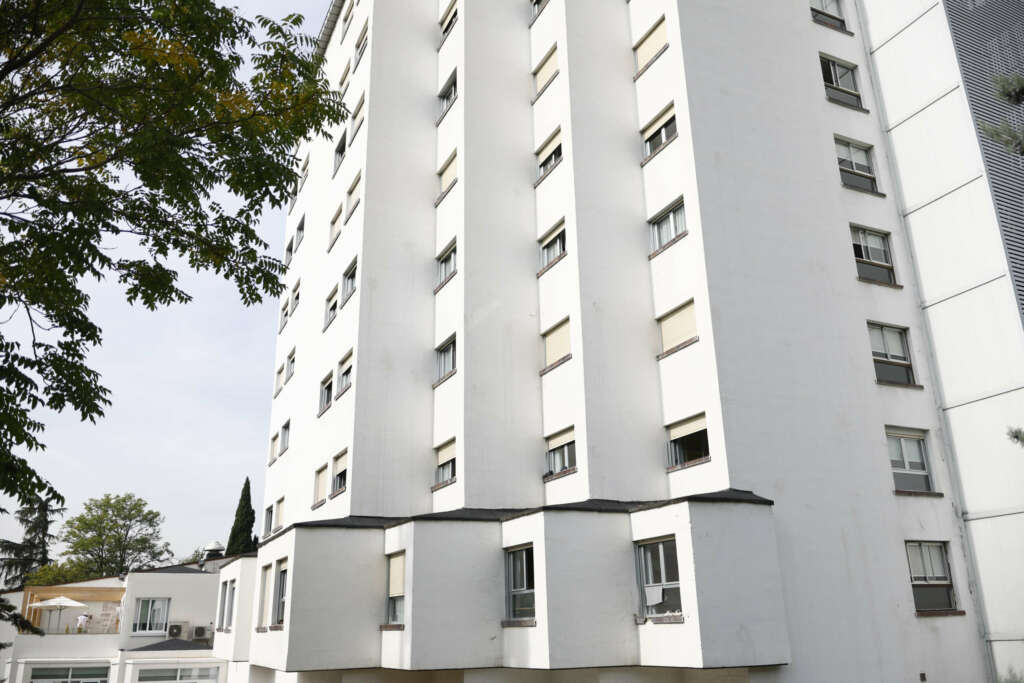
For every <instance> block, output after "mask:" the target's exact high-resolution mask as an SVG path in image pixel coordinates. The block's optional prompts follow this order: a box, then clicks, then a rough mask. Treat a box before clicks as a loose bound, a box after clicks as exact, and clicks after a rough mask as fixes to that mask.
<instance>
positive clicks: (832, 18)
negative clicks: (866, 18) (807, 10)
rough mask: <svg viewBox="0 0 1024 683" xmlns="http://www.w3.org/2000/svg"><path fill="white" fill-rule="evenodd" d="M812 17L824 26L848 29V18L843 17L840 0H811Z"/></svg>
mask: <svg viewBox="0 0 1024 683" xmlns="http://www.w3.org/2000/svg"><path fill="white" fill-rule="evenodd" d="M811 18H812V19H814V21H816V22H818V23H819V24H822V25H823V26H828V27H829V28H834V29H837V30H839V31H845V30H846V20H845V19H843V10H842V7H840V5H839V0H811Z"/></svg>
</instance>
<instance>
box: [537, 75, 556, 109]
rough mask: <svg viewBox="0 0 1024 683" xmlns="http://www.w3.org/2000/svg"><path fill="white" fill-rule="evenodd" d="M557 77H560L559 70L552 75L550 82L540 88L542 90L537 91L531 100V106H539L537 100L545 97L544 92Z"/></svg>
mask: <svg viewBox="0 0 1024 683" xmlns="http://www.w3.org/2000/svg"><path fill="white" fill-rule="evenodd" d="M556 76H558V69H555V72H554V73H553V74H551V78H549V79H548V82H547V83H545V84H544V85H542V86H540V90H538V91H537V94H536V95H534V96H533V98H532V99H530V105H531V106H532V105H534V104H537V100H539V99H540V96H541V95H543V94H544V92H545V91H546V90H547V89H548V86H549V85H551V83H552V81H554V80H555V77H556Z"/></svg>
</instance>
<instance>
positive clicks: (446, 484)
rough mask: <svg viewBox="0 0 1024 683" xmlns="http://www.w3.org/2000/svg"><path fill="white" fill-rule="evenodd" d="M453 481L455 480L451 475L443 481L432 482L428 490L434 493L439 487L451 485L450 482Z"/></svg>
mask: <svg viewBox="0 0 1024 683" xmlns="http://www.w3.org/2000/svg"><path fill="white" fill-rule="evenodd" d="M455 481H456V478H455V477H452V478H451V479H445V480H444V481H439V482H438V483H436V484H434V485H433V486H431V487H430V492H431V493H435V492H437V491H440V490H441V489H443V488H444V487H446V486H451V485H452V484H454V483H455Z"/></svg>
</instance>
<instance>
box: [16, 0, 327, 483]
mask: <svg viewBox="0 0 1024 683" xmlns="http://www.w3.org/2000/svg"><path fill="white" fill-rule="evenodd" d="M301 23H302V17H301V16H299V15H290V16H288V17H285V18H284V19H283V20H281V21H280V22H276V21H272V20H270V19H267V18H265V17H257V18H256V20H255V21H252V20H249V19H246V18H244V17H242V16H241V15H239V14H238V12H237V10H235V9H232V8H228V7H221V6H219V5H218V4H217V3H216V2H214V0H3V2H2V10H0V492H2V493H5V494H8V495H11V496H14V497H17V498H19V500H20V501H21V502H25V501H26V500H27V499H28V498H29V497H31V496H32V495H36V494H39V493H43V492H47V491H49V492H51V493H52V494H54V495H56V492H54V491H53V489H52V487H51V486H50V485H49V483H48V482H46V481H44V480H43V479H42V478H41V477H40V476H39V475H38V474H37V473H36V472H35V471H34V469H33V468H32V467H31V466H30V464H29V463H28V462H27V460H26V459H25V454H27V453H29V452H32V451H36V450H39V449H41V448H43V447H44V443H43V442H42V440H41V437H42V432H43V429H44V425H43V423H42V422H41V415H40V411H43V410H45V409H49V410H53V411H61V410H64V409H68V408H70V409H72V410H74V411H75V412H76V413H77V414H78V416H79V417H80V418H81V419H83V420H90V421H95V420H96V419H97V418H99V417H101V416H102V415H103V412H104V408H105V406H107V405H108V404H109V401H110V399H109V392H108V390H107V389H106V388H105V387H103V386H102V384H101V382H100V375H99V373H98V372H96V370H94V369H93V368H91V367H89V365H88V363H87V354H88V352H89V351H90V349H92V348H93V347H95V346H96V345H98V344H99V343H100V342H101V338H102V336H101V330H100V328H99V327H98V326H97V325H96V323H95V322H94V321H93V320H92V319H91V318H90V316H89V311H88V306H89V295H88V293H87V289H88V286H91V285H90V283H97V282H116V283H117V285H118V286H120V287H121V288H122V289H123V291H124V294H125V297H126V299H127V301H128V302H129V303H133V304H134V303H138V304H141V305H143V306H145V307H147V308H149V309H155V308H158V307H160V306H164V305H169V304H172V303H183V302H187V301H189V299H190V296H189V294H188V293H187V292H186V291H184V290H183V289H182V288H181V287H180V286H179V284H178V275H179V273H178V270H177V269H178V268H180V267H187V268H189V269H192V270H196V271H209V272H213V273H216V274H218V275H220V276H222V277H224V278H226V279H228V280H230V281H232V282H233V283H234V284H235V286H236V287H237V289H238V292H239V294H240V296H241V299H242V301H243V302H244V303H245V304H247V305H249V304H253V303H256V302H259V301H261V300H262V298H263V297H264V296H265V295H273V296H276V295H277V294H279V293H280V290H281V284H280V281H279V279H278V275H279V274H280V273H281V272H282V268H283V267H282V265H281V263H280V262H279V261H278V260H277V259H276V258H275V257H273V256H270V255H269V254H268V253H267V252H266V247H267V244H266V243H265V242H264V241H263V240H262V239H261V238H260V236H259V234H258V232H257V230H256V228H257V226H258V224H259V221H260V218H261V216H262V213H263V211H264V209H265V207H266V206H268V205H269V206H271V207H279V206H281V205H282V204H283V203H284V202H286V201H287V200H288V198H289V194H290V191H291V189H292V188H293V187H294V184H295V182H296V180H297V172H296V165H297V164H296V161H297V160H296V159H295V156H294V149H295V147H296V145H297V143H299V142H300V141H301V140H303V139H305V138H307V137H309V136H313V135H322V134H326V131H327V129H328V128H330V127H332V126H334V125H335V124H337V123H339V122H340V121H342V120H343V119H344V108H343V107H342V105H341V102H340V99H339V98H338V96H337V93H335V92H332V91H331V90H330V88H329V86H328V83H327V81H326V79H325V78H324V75H323V71H322V58H321V57H319V56H317V55H316V53H315V50H314V47H315V41H314V39H313V38H310V37H308V36H305V35H303V34H302V33H301V32H300V28H301ZM215 190H216V191H226V192H227V193H228V194H229V195H230V196H231V198H232V200H231V202H230V203H231V204H232V207H231V208H229V207H227V206H225V205H222V204H221V203H218V202H217V201H215V200H214V199H213V198H212V192H214V191H215ZM16 451H17V452H16Z"/></svg>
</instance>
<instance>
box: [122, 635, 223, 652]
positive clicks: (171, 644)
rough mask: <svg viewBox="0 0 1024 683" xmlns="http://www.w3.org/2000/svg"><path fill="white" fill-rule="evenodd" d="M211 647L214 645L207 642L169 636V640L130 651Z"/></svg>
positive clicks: (206, 648)
mask: <svg viewBox="0 0 1024 683" xmlns="http://www.w3.org/2000/svg"><path fill="white" fill-rule="evenodd" d="M209 649H212V646H210V645H208V644H207V643H202V642H197V641H194V640H182V639H181V638H168V639H167V640H161V641H160V642H159V643H152V644H150V645H143V646H142V647H133V648H132V649H131V650H129V652H169V651H176V650H209Z"/></svg>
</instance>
